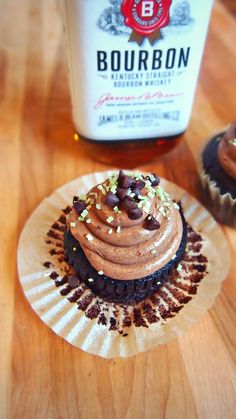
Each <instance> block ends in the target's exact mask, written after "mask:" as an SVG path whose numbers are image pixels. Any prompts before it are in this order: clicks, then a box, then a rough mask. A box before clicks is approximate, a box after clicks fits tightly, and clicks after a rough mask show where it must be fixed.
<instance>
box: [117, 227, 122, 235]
mask: <svg viewBox="0 0 236 419" xmlns="http://www.w3.org/2000/svg"><path fill="white" fill-rule="evenodd" d="M116 231H117V233H118V234H120V232H121V226H118V227H117V229H116Z"/></svg>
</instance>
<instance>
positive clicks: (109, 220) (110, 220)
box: [106, 215, 114, 224]
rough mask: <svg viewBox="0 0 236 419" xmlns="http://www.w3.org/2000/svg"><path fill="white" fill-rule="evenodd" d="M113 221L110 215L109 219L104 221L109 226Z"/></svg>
mask: <svg viewBox="0 0 236 419" xmlns="http://www.w3.org/2000/svg"><path fill="white" fill-rule="evenodd" d="M113 220H114V217H112V216H111V215H110V217H108V218H107V219H106V222H107V223H108V224H111V223H112V221H113Z"/></svg>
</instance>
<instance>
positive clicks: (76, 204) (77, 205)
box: [74, 200, 86, 215]
mask: <svg viewBox="0 0 236 419" xmlns="http://www.w3.org/2000/svg"><path fill="white" fill-rule="evenodd" d="M85 208H86V205H85V203H84V201H80V200H78V201H76V202H74V209H75V211H76V212H77V214H78V215H80V214H81V212H83V210H85Z"/></svg>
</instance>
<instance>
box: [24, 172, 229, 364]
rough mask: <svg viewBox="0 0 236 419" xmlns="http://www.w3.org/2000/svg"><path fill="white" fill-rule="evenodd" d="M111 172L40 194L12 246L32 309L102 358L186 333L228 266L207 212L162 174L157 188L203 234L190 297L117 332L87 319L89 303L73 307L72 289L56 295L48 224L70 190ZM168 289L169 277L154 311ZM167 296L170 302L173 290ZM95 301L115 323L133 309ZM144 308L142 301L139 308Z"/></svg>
mask: <svg viewBox="0 0 236 419" xmlns="http://www.w3.org/2000/svg"><path fill="white" fill-rule="evenodd" d="M111 173H113V171H112V172H111V171H107V172H102V173H95V174H91V175H87V176H83V177H81V178H78V179H75V180H74V181H72V182H70V183H67V184H66V185H64V186H62V187H61V188H59V189H57V190H56V191H55V192H54V193H53V194H52V195H51V196H50V197H48V198H46V199H44V200H43V202H42V203H41V204H40V205H39V206H38V207H37V208H36V210H35V211H34V212H33V214H32V215H31V217H30V218H29V219H28V221H27V222H26V224H25V227H24V229H23V231H22V234H21V237H20V240H19V246H18V270H19V277H20V282H21V285H22V288H23V291H24V293H25V296H26V298H27V299H28V301H29V303H30V305H31V306H32V308H33V310H34V311H35V312H36V313H37V314H38V316H39V317H40V318H41V320H42V321H43V322H44V323H46V324H47V325H48V326H49V327H50V328H51V329H52V330H53V331H54V332H55V333H56V334H57V335H59V336H61V337H62V338H64V339H65V340H66V341H67V342H69V343H71V344H73V345H74V346H76V347H78V348H81V349H83V350H84V351H86V352H88V353H91V354H95V355H99V356H102V357H104V358H112V357H129V356H132V355H135V354H137V353H139V352H143V351H147V350H149V349H151V348H153V347H155V346H157V345H159V344H163V343H167V342H169V341H170V340H171V339H173V338H175V337H177V336H179V335H181V334H183V333H184V332H186V331H187V330H188V329H189V327H190V326H191V325H192V324H193V323H195V322H197V321H199V319H200V318H201V316H202V314H203V313H205V312H206V311H207V310H208V309H209V308H210V307H211V306H212V304H213V303H214V300H215V298H216V296H217V294H218V293H219V291H220V288H221V283H222V281H223V280H224V279H225V277H226V276H227V273H228V271H229V267H230V255H229V250H228V246H227V242H226V240H225V238H224V235H223V233H222V231H221V229H220V228H219V227H218V225H217V224H216V222H215V221H214V219H213V218H212V217H211V215H210V214H209V213H208V212H207V211H206V210H205V209H204V208H203V207H202V206H201V205H200V203H199V202H197V201H196V200H195V199H194V198H193V197H191V196H190V195H189V194H187V192H185V191H184V190H183V189H181V188H180V187H178V186H177V185H175V184H173V183H171V182H168V181H167V180H165V179H162V180H161V185H162V187H163V188H164V189H166V190H167V191H168V192H169V193H170V194H171V196H172V197H173V198H175V200H177V201H179V200H181V203H182V206H183V210H184V214H185V217H186V220H187V221H188V223H189V224H190V225H191V226H192V227H193V229H194V230H195V231H197V232H200V234H201V236H202V238H203V241H202V250H201V252H202V254H203V255H204V256H205V257H206V258H207V260H208V262H207V272H206V273H205V276H204V279H203V280H201V281H200V282H199V283H198V284H197V292H196V294H195V295H192V296H191V300H190V301H188V302H187V303H183V304H181V307H179V308H180V311H179V312H178V313H176V314H175V315H174V316H173V317H171V318H167V319H166V320H165V321H162V320H160V321H158V322H154V323H151V322H149V323H148V322H147V321H146V324H147V326H148V327H147V326H146V325H145V327H143V326H139V327H138V326H137V322H136V324H135V323H134V322H133V323H132V324H131V326H129V327H127V328H124V326H122V328H123V330H122V331H121V330H118V329H117V330H112V327H108V326H109V325H104V324H102V323H98V321H97V318H95V319H90V318H88V317H87V315H86V313H88V310H89V307H90V306H89V304H88V309H87V311H82V310H80V309H78V305H77V303H71V302H69V301H68V297H70V295H72V294H73V292H71V293H69V294H68V295H66V296H62V295H61V293H60V290H61V287H58V288H57V287H56V286H55V281H54V280H52V278H51V277H50V274H51V273H52V271H56V272H58V275H59V277H58V279H59V280H60V278H61V277H62V273H61V270H62V267H64V266H65V263H64V262H58V257H56V256H55V255H50V254H49V245H48V244H46V242H45V237H47V232H48V231H49V230H50V228H51V226H52V224H53V223H54V222H55V220H57V219H58V217H60V215H61V213H62V208H65V207H66V206H68V205H71V203H72V199H73V196H74V195H79V194H84V193H86V192H87V191H88V190H89V189H90V188H91V187H92V186H93V185H95V184H98V183H100V182H102V181H103V180H104V179H105V178H107V177H108V176H110V175H111ZM45 261H51V262H52V263H53V264H54V266H53V268H51V267H49V268H45V267H43V263H44V262H45ZM181 275H182V274H181V273H180V279H179V281H180V284H179V286H180V287H182V288H183V289H182V291H181V292H182V293H183V295H184V294H185V291H184V286H185V283H186V284H187V282H188V279H185V278H184V277H183V278H182V277H181ZM82 287H83V286H82ZM173 289H174V287H173ZM171 290H172V284H171V281H170V283H169V284H165V285H163V286H162V287H161V292H162V297H163V298H162V297H161V296H159V303H158V304H159V306H156V307H155V310H156V311H155V313H156V314H159V315H160V316H161V311H162V310H165V309H166V310H167V303H166V301H165V296H167V297H168V295H169V294H170V295H172V294H171ZM83 292H84V294H83V298H84V297H86V295H87V296H89V294H90V293H91V291H90V290H88V289H85V287H84V291H83ZM186 294H187V293H186ZM172 299H173V301H175V297H174V296H173V295H172ZM100 300H101V299H100ZM88 301H89V300H88ZM160 302H161V303H160ZM100 303H101V307H103V308H104V307H105V308H104V310H106V311H105V313H106V316H108V317H109V315H110V316H113V317H114V316H115V318H116V321H117V324H122V325H124V313H125V310H126V311H127V312H128V313H133V310H134V307H132V306H127V308H125V309H124V308H122V307H121V306H116V305H114V304H109V303H105V302H104V304H103V302H101V301H100ZM102 304H103V305H102ZM158 304H157V305H158ZM137 307H139V306H137ZM144 308H145V306H144V304H143V305H142V310H144ZM115 310H116V312H115V314H114V311H115ZM150 310H151V309H150ZM148 315H150V313H148V314H147V316H148ZM110 326H111V325H110Z"/></svg>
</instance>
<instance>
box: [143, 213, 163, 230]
mask: <svg viewBox="0 0 236 419" xmlns="http://www.w3.org/2000/svg"><path fill="white" fill-rule="evenodd" d="M160 227H161V224H160V223H159V221H157V220H156V218H154V217H153V215H151V214H149V215H148V216H147V217H146V218H145V228H146V229H147V230H150V231H152V230H158V229H159V228H160Z"/></svg>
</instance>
